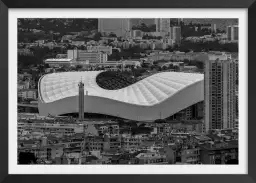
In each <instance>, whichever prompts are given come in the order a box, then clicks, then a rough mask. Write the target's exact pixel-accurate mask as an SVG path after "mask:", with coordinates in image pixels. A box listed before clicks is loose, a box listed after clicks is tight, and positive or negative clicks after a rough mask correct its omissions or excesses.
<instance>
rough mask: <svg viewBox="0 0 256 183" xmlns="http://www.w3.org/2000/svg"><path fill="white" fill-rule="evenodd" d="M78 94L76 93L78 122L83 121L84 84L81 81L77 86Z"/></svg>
mask: <svg viewBox="0 0 256 183" xmlns="http://www.w3.org/2000/svg"><path fill="white" fill-rule="evenodd" d="M78 87H79V93H78V98H79V101H78V108H79V121H83V120H84V83H83V82H82V81H81V82H80V83H79V84H78Z"/></svg>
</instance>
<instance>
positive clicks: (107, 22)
mask: <svg viewBox="0 0 256 183" xmlns="http://www.w3.org/2000/svg"><path fill="white" fill-rule="evenodd" d="M98 32H101V33H108V34H109V33H111V32H112V33H114V34H116V36H117V37H128V36H129V35H130V32H131V21H130V19H127V18H112V19H109V18H101V19H98Z"/></svg>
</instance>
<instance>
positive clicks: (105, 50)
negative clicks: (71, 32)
mask: <svg viewBox="0 0 256 183" xmlns="http://www.w3.org/2000/svg"><path fill="white" fill-rule="evenodd" d="M87 50H88V51H96V52H103V53H106V54H108V55H111V54H112V46H87Z"/></svg>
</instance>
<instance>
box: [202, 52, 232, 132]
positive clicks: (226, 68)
mask: <svg viewBox="0 0 256 183" xmlns="http://www.w3.org/2000/svg"><path fill="white" fill-rule="evenodd" d="M204 82H205V91H204V95H205V97H204V100H205V111H204V113H205V130H206V132H208V131H209V130H211V129H226V128H234V125H235V124H234V123H235V118H236V61H234V60H231V59H230V58H228V59H227V57H226V55H225V54H224V53H223V55H213V54H211V55H210V56H209V59H208V60H207V61H206V62H205V79H204Z"/></svg>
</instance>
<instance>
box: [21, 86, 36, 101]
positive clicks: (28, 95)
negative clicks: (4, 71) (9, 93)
mask: <svg viewBox="0 0 256 183" xmlns="http://www.w3.org/2000/svg"><path fill="white" fill-rule="evenodd" d="M18 97H21V98H22V99H34V100H36V99H37V90H35V89H23V90H19V91H18Z"/></svg>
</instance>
